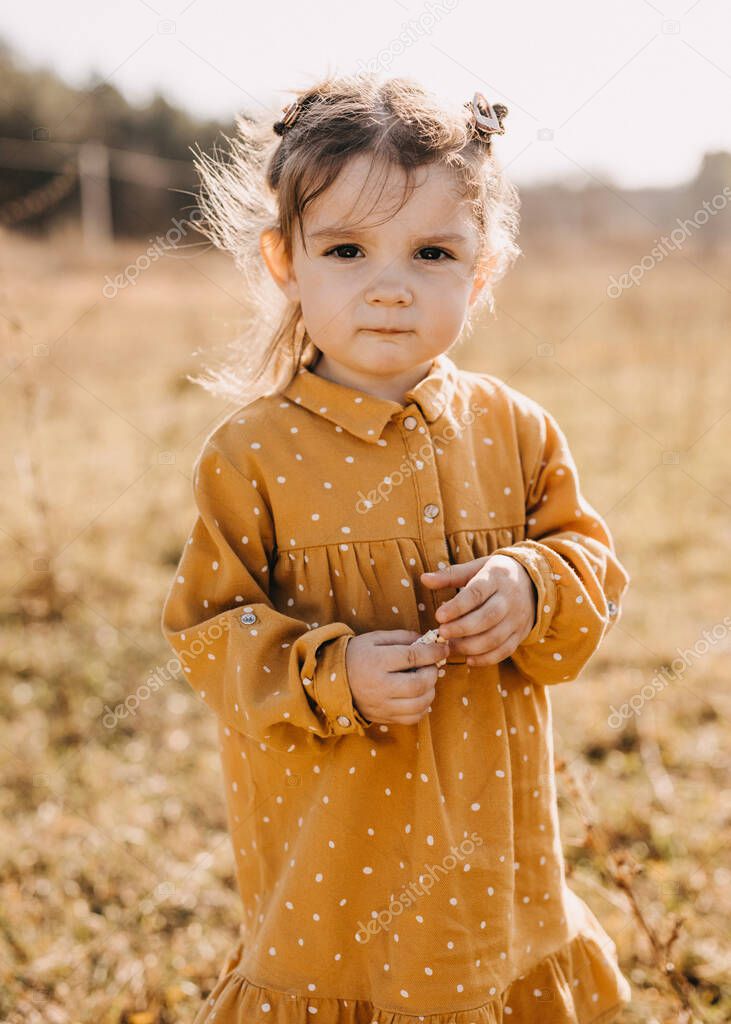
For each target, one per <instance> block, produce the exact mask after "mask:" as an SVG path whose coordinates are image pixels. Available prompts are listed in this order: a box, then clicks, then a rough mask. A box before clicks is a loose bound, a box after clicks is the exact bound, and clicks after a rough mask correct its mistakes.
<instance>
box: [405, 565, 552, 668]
mask: <svg viewBox="0 0 731 1024" xmlns="http://www.w3.org/2000/svg"><path fill="white" fill-rule="evenodd" d="M421 579H422V582H423V583H424V584H425V585H426V586H428V587H434V588H437V589H438V588H440V587H461V588H463V589H461V590H460V592H459V594H457V595H456V597H453V598H452V599H451V600H450V601H445V603H444V604H443V605H440V607H439V608H437V611H436V618H437V621H438V622H439V634H440V636H443V637H445V638H446V639H448V640H449V649H450V651H451V653H453V654H464V655H467V658H466V661H467V664H468V665H495V664H497V662H499V661H502V660H503V659H504V658H509V657H510V655H511V654H512V653H513V651H514V650H515V648H516V647H517V646H518V644H520V643H521V641H523V640H524V639H525V638H526V636H527V635H528V634H529V633H530V631H531V629H532V628H533V626H534V624H535V617H536V602H537V598H538V594H537V591H536V588H535V586H534V585H533V581H532V580H531V578H530V576H529V575H528V573H527V572H526V570H525V569H524V568H523V566H522V565H521V564H520V562H518V560H517V559H515V558H510V557H509V556H508V555H487V556H486V557H484V558H476V559H474V560H473V561H471V562H463V563H461V564H459V565H450V566H448V567H447V568H446V569H440V570H438V571H437V572H433V573H422V574H421Z"/></svg>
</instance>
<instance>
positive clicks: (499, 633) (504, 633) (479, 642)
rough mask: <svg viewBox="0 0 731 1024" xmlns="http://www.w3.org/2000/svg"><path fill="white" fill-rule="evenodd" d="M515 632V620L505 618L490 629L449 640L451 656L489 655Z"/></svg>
mask: <svg viewBox="0 0 731 1024" xmlns="http://www.w3.org/2000/svg"><path fill="white" fill-rule="evenodd" d="M517 632H518V628H517V626H516V625H515V620H514V619H511V618H510V617H509V616H507V617H506V618H505V619H503V620H502V621H501V622H499V623H498V625H497V626H493V627H492V629H486V630H484V631H483V632H481V633H473V634H471V635H470V636H463V637H459V638H458V639H457V640H450V642H449V646H450V650H451V651H452V653H453V654H466V655H470V654H490V653H491V652H492V651H493V650H497V648H498V647H499V646H500V645H501V644H503V643H505V641H506V640H507V639H508V637H510V636H511V635H512V634H513V633H517Z"/></svg>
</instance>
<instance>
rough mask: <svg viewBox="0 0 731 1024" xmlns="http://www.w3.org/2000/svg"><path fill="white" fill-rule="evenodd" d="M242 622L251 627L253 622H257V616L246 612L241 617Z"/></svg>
mask: <svg viewBox="0 0 731 1024" xmlns="http://www.w3.org/2000/svg"><path fill="white" fill-rule="evenodd" d="M241 621H242V622H243V623H244V625H246V626H250V625H251V624H252V622H256V615H254V613H253V612H245V613H244V614H243V615H242V616H241Z"/></svg>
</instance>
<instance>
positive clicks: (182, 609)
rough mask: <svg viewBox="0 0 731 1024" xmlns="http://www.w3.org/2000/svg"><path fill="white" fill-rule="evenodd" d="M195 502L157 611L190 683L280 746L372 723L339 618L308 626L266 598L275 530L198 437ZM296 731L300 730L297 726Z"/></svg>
mask: <svg viewBox="0 0 731 1024" xmlns="http://www.w3.org/2000/svg"><path fill="white" fill-rule="evenodd" d="M193 492H194V496H195V501H196V505H197V509H198V516H197V518H196V521H195V523H194V526H193V529H192V531H191V533H190V536H189V538H188V541H187V543H186V544H185V546H184V548H183V552H182V555H181V557H180V561H179V564H178V568H177V571H176V573H175V577H174V579H173V580H172V582H171V584H170V588H169V590H168V594H167V597H166V599H165V604H164V607H163V611H162V621H161V626H162V632H163V635H164V636H165V638H166V640H167V641H168V643H169V644H170V645H171V647H172V648H173V650H174V651H175V652H176V654H177V656H178V659H179V661H180V663H181V666H182V670H183V672H184V673H185V677H186V678H187V681H188V682H189V683H190V685H191V686H192V687H193V689H195V690H196V691H197V692H198V693H199V695H200V697H201V698H202V699H203V700H204V701H205V702H206V703H207V704H208V706H209V707H210V708H211V709H212V710H213V711H214V712H215V714H216V715H217V716H218V717H219V718H220V719H221V720H222V721H223V722H224V723H225V724H226V725H228V726H229V727H231V728H232V729H235V730H237V731H238V732H241V733H244V734H246V735H248V736H250V737H252V738H253V739H255V740H258V741H260V742H262V743H265V744H266V745H267V746H270V747H273V748H276V749H279V750H287V749H293V748H294V746H295V745H297V744H301V743H302V742H303V741H304V742H307V743H309V744H310V745H313V744H317V743H318V742H322V741H325V740H327V739H329V738H331V737H339V736H341V735H343V734H345V733H353V732H357V733H359V734H361V735H362V734H363V733H364V728H365V727H366V726H367V725H370V724H371V723H370V722H369V721H368V719H366V718H364V717H363V716H361V714H360V713H359V711H358V709H357V708H356V707H355V706H354V704H353V700H352V694H351V692H350V688H349V686H348V682H347V674H346V668H345V648H346V645H347V643H348V640H349V639H350V637H351V636H353V635H354V631H353V630H352V629H351V628H350V627H349V626H348V625H347V624H345V623H343V622H334V623H329V624H326V625H317V624H315V625H314V626H313V627H312V628H310V626H309V625H308V624H307V623H305V622H302V621H300V620H299V619H296V618H292V617H290V616H288V615H285V614H283V613H281V612H279V611H278V610H277V609H276V608H275V607H274V605H273V603H272V601H271V599H270V597H269V589H270V588H269V574H270V571H271V567H272V564H273V560H274V559H273V553H274V548H275V531H274V524H273V521H272V517H271V513H270V510H269V508H268V504H267V502H266V500H265V498H264V496H263V495H262V493H260V490H259V489H258V487H257V481H256V479H251V480H249V479H247V477H246V476H245V475H243V474H242V473H241V472H240V471H239V470H238V469H237V468H236V467H235V466H234V465H232V463H231V461H229V459H228V458H227V457H226V456H225V455H224V454H223V453H222V452H221V451H220V450H219V448H217V447H216V445H215V443H213V441H212V440H211V439H209V441H208V442H207V443H206V445H205V446H204V448H203V451H202V452H201V454H200V456H199V457H198V459H197V461H196V464H195V467H194V479H193ZM303 730H304V731H303Z"/></svg>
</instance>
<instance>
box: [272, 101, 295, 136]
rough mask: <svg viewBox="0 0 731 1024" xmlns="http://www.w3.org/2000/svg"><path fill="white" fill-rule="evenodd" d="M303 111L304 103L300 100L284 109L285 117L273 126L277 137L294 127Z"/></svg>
mask: <svg viewBox="0 0 731 1024" xmlns="http://www.w3.org/2000/svg"><path fill="white" fill-rule="evenodd" d="M301 110H302V103H301V102H300V100H298V99H297V100H294V102H292V103H290V104H289V106H286V107H282V112H283V114H284V116H283V117H282V119H281V120H280V121H275V122H274V124H273V125H272V128H273V129H274V131H275V132H276V133H277V135H284V133H285V132H286V131H288V130H289V129H290V128H291V127H292V125H293V124H294V122H295V121H296V120H297V118H298V117H299V114H300V111H301Z"/></svg>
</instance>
